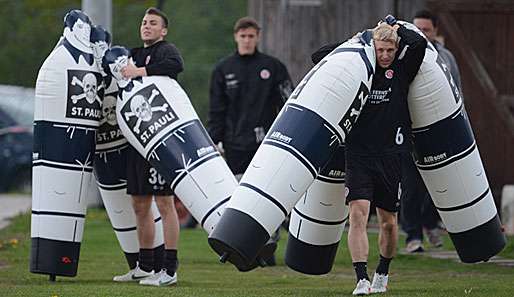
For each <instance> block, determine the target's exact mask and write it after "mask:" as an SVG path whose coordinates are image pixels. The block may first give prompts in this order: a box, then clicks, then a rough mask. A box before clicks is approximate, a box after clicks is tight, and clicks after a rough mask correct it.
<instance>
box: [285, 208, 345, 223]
mask: <svg viewBox="0 0 514 297" xmlns="http://www.w3.org/2000/svg"><path fill="white" fill-rule="evenodd" d="M293 210H294V212H295V213H296V214H298V216H300V217H302V218H303V219H305V220H307V221H311V222H313V223H316V224H320V225H328V226H333V225H341V224H342V223H344V222H346V221H347V220H348V217H346V218H344V219H342V220H340V221H323V220H318V219H316V218H313V217H310V216H308V215H306V214H304V213H302V212H300V211H299V210H298V209H297V208H296V207H295V208H293Z"/></svg>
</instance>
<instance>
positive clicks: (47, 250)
mask: <svg viewBox="0 0 514 297" xmlns="http://www.w3.org/2000/svg"><path fill="white" fill-rule="evenodd" d="M79 255H80V242H70V241H60V240H53V239H46V238H39V237H32V240H31V253H30V272H32V273H42V274H50V275H60V276H76V275H77V268H78V263H79Z"/></svg>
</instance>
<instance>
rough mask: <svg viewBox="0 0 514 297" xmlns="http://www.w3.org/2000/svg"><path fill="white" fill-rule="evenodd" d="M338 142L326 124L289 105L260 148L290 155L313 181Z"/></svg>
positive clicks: (310, 112)
mask: <svg viewBox="0 0 514 297" xmlns="http://www.w3.org/2000/svg"><path fill="white" fill-rule="evenodd" d="M341 142H342V138H341V136H340V135H338V133H337V130H336V129H335V128H334V127H332V125H330V123H328V122H327V121H325V120H324V119H323V118H322V117H320V116H319V115H318V114H316V113H315V112H313V111H312V110H310V109H307V108H305V107H303V106H301V105H298V104H291V103H289V104H287V105H286V106H285V110H284V111H283V112H282V114H281V115H280V117H279V118H278V119H277V120H276V121H275V123H273V126H272V127H271V129H270V131H269V132H268V134H267V135H266V138H265V140H264V144H269V145H274V146H277V147H280V148H282V149H284V150H287V151H288V152H290V153H291V154H293V155H294V156H295V157H296V158H297V159H298V160H299V161H300V162H302V163H303V164H305V165H306V168H307V169H308V170H309V171H310V172H311V174H312V175H313V177H316V172H318V171H319V170H320V169H321V168H323V167H324V166H325V164H326V163H327V161H328V160H329V159H330V157H331V155H332V153H333V152H334V151H335V150H336V148H337V146H339V144H340V143H341ZM278 144H281V145H278ZM298 154H300V155H301V157H300V156H298ZM307 164H308V165H307Z"/></svg>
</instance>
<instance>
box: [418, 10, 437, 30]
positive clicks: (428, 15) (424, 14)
mask: <svg viewBox="0 0 514 297" xmlns="http://www.w3.org/2000/svg"><path fill="white" fill-rule="evenodd" d="M414 18H415V19H429V20H431V21H432V25H434V28H437V26H438V25H439V24H438V23H439V19H438V18H437V16H436V15H435V14H433V13H432V12H431V11H430V10H426V9H424V10H420V11H418V12H416V14H415V15H414Z"/></svg>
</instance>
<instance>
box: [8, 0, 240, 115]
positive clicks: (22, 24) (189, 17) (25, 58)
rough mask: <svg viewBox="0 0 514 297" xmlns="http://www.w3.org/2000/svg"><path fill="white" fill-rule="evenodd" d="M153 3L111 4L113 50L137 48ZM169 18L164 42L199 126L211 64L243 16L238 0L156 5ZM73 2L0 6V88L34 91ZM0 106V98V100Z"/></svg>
mask: <svg viewBox="0 0 514 297" xmlns="http://www.w3.org/2000/svg"><path fill="white" fill-rule="evenodd" d="M158 2H159V1H134V0H113V29H112V30H113V32H112V33H113V36H114V38H113V39H114V40H113V44H117V45H123V46H127V47H136V46H140V45H141V40H140V38H139V25H140V22H141V18H142V17H143V14H144V11H145V10H146V8H148V7H150V6H156V5H157V4H158ZM160 2H162V4H163V10H164V12H166V14H167V15H168V16H169V18H170V21H171V23H170V29H169V35H168V38H167V39H168V41H170V42H172V43H174V44H175V45H176V46H177V47H178V48H179V50H180V52H181V54H182V56H183V57H184V62H185V71H184V73H182V74H181V75H180V76H179V83H180V84H181V85H182V86H183V87H184V89H185V90H186V92H187V93H188V95H189V97H190V98H191V101H192V102H193V105H194V106H195V108H196V110H197V112H198V114H199V116H200V117H201V118H202V119H203V120H204V121H205V120H206V119H207V111H208V87H209V79H210V74H211V71H212V68H213V67H214V64H215V63H216V61H217V60H218V59H220V58H222V57H223V56H226V55H228V54H229V53H230V52H231V51H233V50H234V42H233V37H232V26H233V24H234V22H235V21H236V20H237V19H238V18H239V17H242V16H244V15H245V14H246V6H247V3H246V1H241V0H223V1H219V0H193V1H183V0H182V1H181V0H173V1H172V0H167V1H160ZM80 7H81V2H80V1H78V0H71V1H70V0H17V1H9V0H0V15H2V18H0V36H3V37H4V42H3V43H1V44H0V68H1V69H3V70H4V71H2V73H0V84H10V85H22V86H27V87H34V85H35V81H36V78H37V73H38V70H39V68H40V67H41V65H42V63H43V61H44V60H45V59H46V57H47V56H48V54H49V53H50V52H51V51H52V49H53V47H54V46H55V44H56V42H57V40H58V39H59V37H60V35H61V34H62V29H63V25H62V20H63V17H64V15H65V14H66V12H68V11H69V10H71V9H80ZM0 100H1V98H0Z"/></svg>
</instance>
